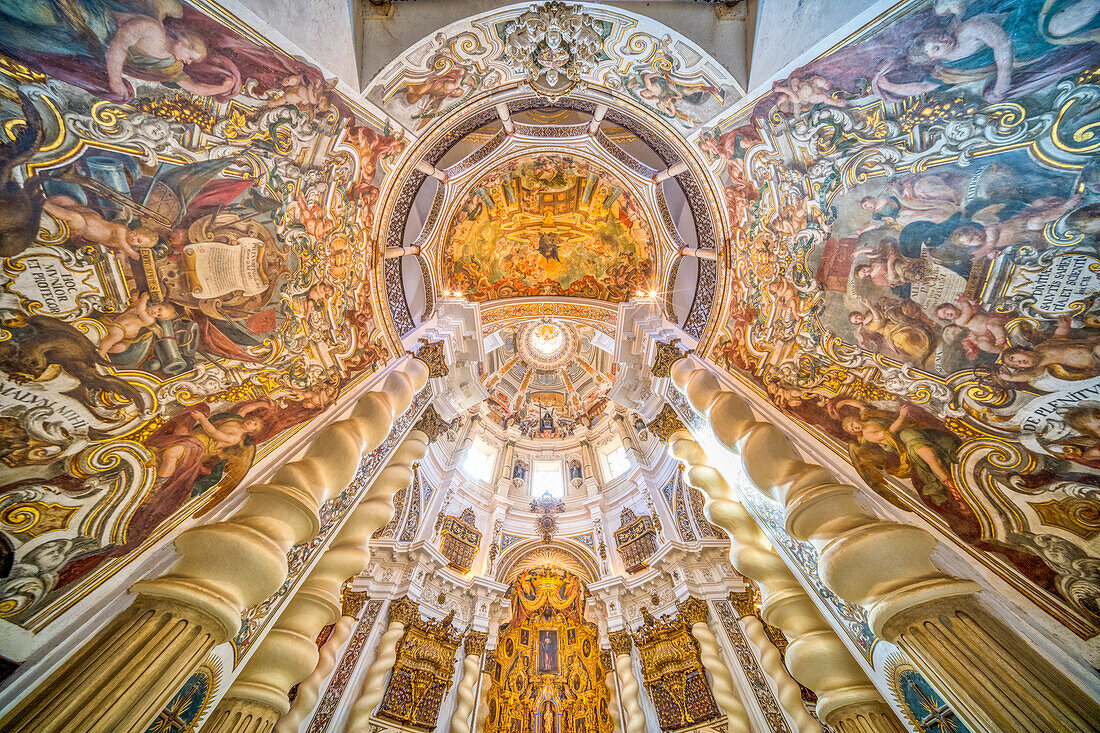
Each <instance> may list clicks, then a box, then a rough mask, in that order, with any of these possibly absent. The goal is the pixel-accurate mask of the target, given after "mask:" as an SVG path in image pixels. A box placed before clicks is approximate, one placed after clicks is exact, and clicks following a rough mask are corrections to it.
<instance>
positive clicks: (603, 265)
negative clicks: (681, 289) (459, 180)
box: [443, 155, 653, 302]
mask: <svg viewBox="0 0 1100 733" xmlns="http://www.w3.org/2000/svg"><path fill="white" fill-rule="evenodd" d="M447 231H448V235H447V240H446V242H445V244H444V249H443V270H444V273H443V280H444V283H445V285H444V289H450V290H457V291H459V292H461V293H462V294H463V295H464V296H465V297H467V298H469V299H470V300H472V301H475V302H479V301H486V300H495V299H499V298H510V297H516V296H534V295H569V296H579V297H584V298H595V299H598V300H606V301H611V302H620V301H623V300H626V299H627V298H629V297H630V296H632V295H633V294H634V293H635V292H637V291H638V290H649V289H650V287H651V284H652V281H653V256H652V254H651V246H652V245H651V242H650V238H651V234H650V228H649V225H648V223H647V222H646V221H645V218H644V216H643V212H642V209H641V207H640V206H639V204H638V202H637V200H636V199H635V197H634V196H633V195H632V194H631V193H630V191H628V190H627V189H626V187H625V186H624V184H623V183H622V182H620V181H619V180H618V179H617V178H615V177H613V176H612V175H610V174H609V173H607V172H606V171H605V170H603V169H601V168H600V167H598V166H596V165H594V164H592V163H589V162H587V161H584V160H581V159H578V158H572V157H570V156H565V155H562V156H550V155H538V156H533V157H526V158H520V159H518V160H513V161H510V162H508V163H506V164H505V165H503V166H501V167H498V168H496V169H494V170H493V171H492V172H490V173H489V174H488V175H486V176H484V177H483V178H482V179H481V180H480V181H478V182H477V183H476V184H474V185H473V186H472V187H471V190H470V192H469V193H468V194H467V195H466V197H465V199H464V200H463V202H462V204H461V205H460V206H459V207H458V209H457V211H456V212H455V214H454V217H453V219H452V220H451V224H450V226H449V227H448V230H447Z"/></svg>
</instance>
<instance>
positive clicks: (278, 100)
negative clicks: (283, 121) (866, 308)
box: [267, 74, 335, 114]
mask: <svg viewBox="0 0 1100 733" xmlns="http://www.w3.org/2000/svg"><path fill="white" fill-rule="evenodd" d="M334 86H335V82H332V83H329V82H326V81H325V80H324V79H320V78H318V79H307V78H305V77H304V76H303V75H302V74H294V75H292V76H288V77H286V78H285V79H283V82H282V85H281V86H280V88H279V89H277V90H273V91H272V92H269V94H268V98H267V106H268V107H269V108H275V107H281V106H283V105H284V104H286V105H291V106H294V107H297V108H298V109H300V110H303V111H305V112H309V113H311V114H317V113H319V112H324V111H325V110H327V109H331V108H332V88H333V87H334Z"/></svg>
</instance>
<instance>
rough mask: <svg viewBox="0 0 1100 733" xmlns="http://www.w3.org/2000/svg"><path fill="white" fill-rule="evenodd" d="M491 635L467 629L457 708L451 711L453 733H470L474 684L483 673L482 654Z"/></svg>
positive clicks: (457, 694) (457, 690)
mask: <svg viewBox="0 0 1100 733" xmlns="http://www.w3.org/2000/svg"><path fill="white" fill-rule="evenodd" d="M488 640H489V635H488V634H487V633H485V632H484V631H467V632H466V641H465V642H463V645H464V647H463V649H464V651H465V652H466V655H465V657H463V659H462V678H461V679H459V681H458V688H457V689H456V690H455V709H454V712H453V713H451V725H450V727H449V728H448V729H447V730H449V731H450V732H451V733H470V714H471V713H473V712H474V699H475V698H474V685H476V684H477V678H478V675H479V674H481V655H482V654H484V653H485V642H486V641H488Z"/></svg>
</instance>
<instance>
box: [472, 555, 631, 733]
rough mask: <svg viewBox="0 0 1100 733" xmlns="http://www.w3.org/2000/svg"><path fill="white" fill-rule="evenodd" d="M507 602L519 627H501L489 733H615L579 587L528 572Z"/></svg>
mask: <svg viewBox="0 0 1100 733" xmlns="http://www.w3.org/2000/svg"><path fill="white" fill-rule="evenodd" d="M508 596H509V598H510V599H511V601H512V620H511V621H510V622H509V623H508V624H505V625H502V626H501V627H500V632H499V637H498V639H497V648H496V659H495V662H494V663H493V665H492V668H491V669H490V670H489V674H490V675H491V678H492V685H491V687H490V689H489V701H488V705H489V715H488V719H487V720H486V723H485V731H486V733H611V730H612V728H611V716H610V713H609V711H608V703H609V699H610V696H609V693H608V690H607V686H606V685H605V684H604V676H605V675H606V674H607V670H606V669H605V667H604V665H603V664H602V663H601V661H600V645H599V636H598V631H597V629H596V625H595V624H592V623H588V622H586V621H585V620H584V605H585V599H586V598H587V597H588V591H587V590H586V589H585V587H584V585H583V584H582V583H581V581H580V579H578V578H577V577H576V576H575V575H573V574H572V573H569V572H566V571H564V570H553V569H550V568H537V569H533V570H528V571H527V572H525V573H523V574H522V575H520V576H519V577H518V578H517V579H516V580H515V581H514V582H513V583H512V587H511V588H510V589H509V591H508Z"/></svg>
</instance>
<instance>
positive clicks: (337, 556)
mask: <svg viewBox="0 0 1100 733" xmlns="http://www.w3.org/2000/svg"><path fill="white" fill-rule="evenodd" d="M427 451H428V436H427V435H425V434H424V433H422V432H420V431H419V430H412V431H410V432H409V434H408V436H407V437H406V438H405V440H404V441H403V442H402V443H401V445H400V446H398V448H397V450H396V451H394V453H393V456H392V457H391V458H390V460H389V463H387V464H386V467H385V468H383V469H382V470H381V471H379V473H378V477H377V478H375V480H374V482H373V483H371V485H370V486H369V487H368V488H367V490H366V493H365V494H364V495H363V498H362V499H361V500H360V501H359V503H358V504H357V505H356V507H355V508H354V509H353V510H352V511H351V513H350V514H349V515H348V517H347V519H346V520H345V521H344V525H343V527H341V528H340V531H339V533H338V534H337V535H336V537H335V538H334V539H333V540H332V544H330V545H329V546H328V548H327V549H326V550H325V551H324V553H323V554H322V555H321V557H320V558H319V559H318V560H317V563H316V564H315V565H314V566H313V569H312V570H311V571H310V573H309V576H308V577H306V579H305V581H304V582H303V583H302V585H301V586H300V587H299V588H298V590H297V591H295V593H294V596H293V597H292V598H291V599H290V600H289V601H288V602H287V603H286V606H285V608H284V609H283V610H282V613H280V614H279V619H278V620H277V621H276V622H275V624H274V626H272V628H271V630H270V631H268V632H267V635H266V636H264V638H263V640H262V641H261V642H260V643H259V644H258V645H257V646H256V650H255V651H254V652H253V653H252V657H251V658H250V659H249V660H248V663H247V664H246V665H245V667H244V669H243V670H241V673H240V674H239V675H237V678H236V679H235V680H233V684H231V685H230V686H229V689H228V690H226V693H225V695H224V696H223V697H222V699H221V701H220V702H219V703H218V706H217V707H216V708H215V709H214V712H213V713H212V714H211V716H210V719H209V721H208V722H207V723H206V725H204V726H203V728H202V730H203V733H233V732H235V731H240V730H242V729H241V728H240V721H242V720H246V719H247V720H249V721H250V723H249V725H250V726H252V727H249V728H248V729H247V730H249V731H253V730H255V731H260V730H264V731H266V730H270V729H271V728H272V727H274V725H275V722H276V721H277V720H278V719H279V717H280V716H282V715H284V714H285V713H286V712H287V710H289V709H290V700H289V698H288V697H287V694H288V693H289V691H290V688H292V687H293V686H294V685H296V684H298V683H299V682H301V681H302V680H304V679H305V678H306V677H308V676H309V674H310V672H312V671H313V670H314V668H316V666H317V661H318V656H319V653H318V650H317V643H316V639H317V635H318V634H319V633H321V629H323V628H324V627H325V626H328V625H329V624H332V623H335V622H336V621H338V620H339V618H340V588H341V587H342V586H343V584H344V581H345V580H346V579H347V578H350V577H353V576H355V575H358V574H359V573H360V572H362V571H363V569H364V568H365V567H366V566H367V561H368V560H369V559H370V551H369V549H368V548H367V543H368V542H369V541H370V538H371V535H373V534H374V532H375V530H377V529H380V528H381V527H384V526H385V525H386V523H387V522H388V521H389V520H390V517H391V515H392V514H393V495H394V494H395V493H396V492H398V491H400V490H401V489H402V488H405V487H408V486H409V485H410V484H411V483H412V480H413V470H412V466H413V464H414V463H415V462H416V461H419V460H420V459H421V458H423V457H424V454H425V453H427Z"/></svg>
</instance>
